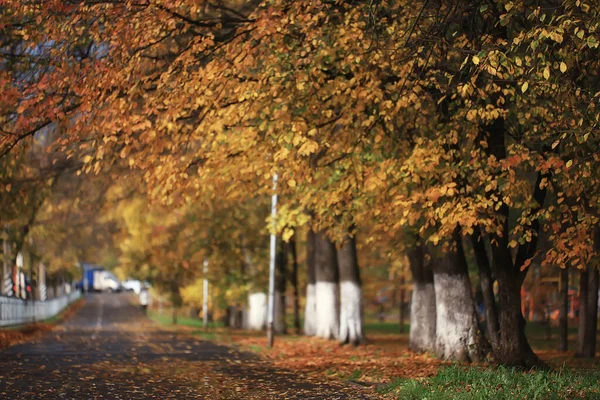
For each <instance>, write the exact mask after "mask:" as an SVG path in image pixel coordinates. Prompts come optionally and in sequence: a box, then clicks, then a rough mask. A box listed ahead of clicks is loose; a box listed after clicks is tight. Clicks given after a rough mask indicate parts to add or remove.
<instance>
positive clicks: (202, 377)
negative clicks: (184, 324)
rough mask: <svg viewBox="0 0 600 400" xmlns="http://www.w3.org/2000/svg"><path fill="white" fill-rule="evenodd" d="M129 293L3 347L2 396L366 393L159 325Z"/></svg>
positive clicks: (95, 297) (97, 299)
mask: <svg viewBox="0 0 600 400" xmlns="http://www.w3.org/2000/svg"><path fill="white" fill-rule="evenodd" d="M129 298H130V297H129V295H127V294H90V295H88V296H87V297H86V303H85V305H84V306H83V307H82V308H81V309H80V310H79V312H78V313H77V314H76V315H75V316H74V317H73V318H72V319H71V320H70V321H68V322H67V323H66V324H65V325H64V326H62V327H58V328H56V329H55V330H54V331H52V332H51V333H49V334H47V335H45V336H44V337H42V338H41V339H40V340H38V341H37V342H32V343H27V344H22V345H17V346H13V347H11V348H8V349H6V350H4V351H0V366H1V368H0V399H28V400H29V399H78V400H79V399H124V400H125V399H126V400H129V399H285V398H289V399H365V398H369V397H367V396H366V395H365V394H364V393H363V392H361V391H357V390H356V389H354V388H350V387H345V386H341V385H336V384H335V383H324V382H322V381H315V380H314V379H309V378H307V377H305V376H302V375H298V374H296V373H292V372H289V371H282V370H276V369H274V368H273V367H272V366H270V365H269V364H268V363H267V362H265V361H262V360H260V359H259V358H258V357H256V356H255V355H253V354H248V353H241V352H239V351H236V350H233V349H231V348H229V347H225V346H219V345H215V344H213V343H211V342H208V341H203V340H200V339H196V338H194V337H192V336H189V335H187V334H183V333H177V332H173V331H168V330H164V329H161V328H160V327H158V326H157V325H155V324H153V323H152V322H151V321H149V320H148V319H147V318H146V317H145V316H144V315H143V314H142V312H141V311H140V310H139V309H138V308H136V307H135V306H133V305H132V304H131V303H130V301H129Z"/></svg>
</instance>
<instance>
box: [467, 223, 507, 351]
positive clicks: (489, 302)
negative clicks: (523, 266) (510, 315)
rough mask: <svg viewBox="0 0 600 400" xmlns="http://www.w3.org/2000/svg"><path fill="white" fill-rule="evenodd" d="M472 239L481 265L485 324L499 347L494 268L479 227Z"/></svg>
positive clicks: (492, 341) (494, 344)
mask: <svg viewBox="0 0 600 400" xmlns="http://www.w3.org/2000/svg"><path fill="white" fill-rule="evenodd" d="M471 241H472V243H473V249H474V251H475V258H476V259H477V266H478V267H479V282H480V284H481V293H482V295H483V306H484V308H485V322H486V324H485V325H486V329H487V333H488V337H489V339H490V343H491V344H492V346H493V347H497V346H498V341H499V340H500V338H499V335H500V333H499V332H498V312H497V307H496V299H495V298H494V280H493V279H492V269H491V267H490V262H489V258H488V254H487V251H486V249H485V244H484V242H483V236H482V235H481V230H480V229H479V227H476V228H475V232H474V234H473V235H472V236H471Z"/></svg>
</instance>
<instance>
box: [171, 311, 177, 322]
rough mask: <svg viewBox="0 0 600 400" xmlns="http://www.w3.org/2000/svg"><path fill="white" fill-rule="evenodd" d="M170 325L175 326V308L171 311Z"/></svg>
mask: <svg viewBox="0 0 600 400" xmlns="http://www.w3.org/2000/svg"><path fill="white" fill-rule="evenodd" d="M171 323H172V324H173V325H177V308H176V307H175V306H173V309H172V310H171Z"/></svg>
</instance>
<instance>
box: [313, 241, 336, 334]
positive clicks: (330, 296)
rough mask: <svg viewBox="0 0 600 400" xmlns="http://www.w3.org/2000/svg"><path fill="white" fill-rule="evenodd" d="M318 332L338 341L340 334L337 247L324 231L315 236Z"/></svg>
mask: <svg viewBox="0 0 600 400" xmlns="http://www.w3.org/2000/svg"><path fill="white" fill-rule="evenodd" d="M315 278H316V296H315V300H316V301H315V304H316V305H318V307H316V317H317V318H316V332H315V335H316V336H319V337H322V338H326V339H336V338H337V337H338V333H339V317H340V313H339V308H338V284H337V282H338V268H337V260H336V249H335V245H334V244H333V243H332V242H331V240H329V238H327V235H326V234H325V232H324V231H321V232H318V233H316V234H315Z"/></svg>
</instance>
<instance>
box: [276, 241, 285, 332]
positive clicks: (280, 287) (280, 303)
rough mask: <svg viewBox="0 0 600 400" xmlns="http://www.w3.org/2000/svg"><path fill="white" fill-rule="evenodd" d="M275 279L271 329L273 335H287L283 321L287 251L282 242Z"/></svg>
mask: <svg viewBox="0 0 600 400" xmlns="http://www.w3.org/2000/svg"><path fill="white" fill-rule="evenodd" d="M276 264H277V278H276V280H275V319H274V323H273V327H274V329H275V333H284V334H285V333H287V325H286V320H285V311H286V289H287V249H286V246H285V244H284V243H283V241H280V243H279V246H278V249H277V255H276Z"/></svg>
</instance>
